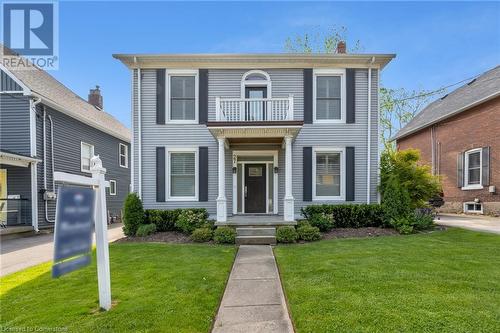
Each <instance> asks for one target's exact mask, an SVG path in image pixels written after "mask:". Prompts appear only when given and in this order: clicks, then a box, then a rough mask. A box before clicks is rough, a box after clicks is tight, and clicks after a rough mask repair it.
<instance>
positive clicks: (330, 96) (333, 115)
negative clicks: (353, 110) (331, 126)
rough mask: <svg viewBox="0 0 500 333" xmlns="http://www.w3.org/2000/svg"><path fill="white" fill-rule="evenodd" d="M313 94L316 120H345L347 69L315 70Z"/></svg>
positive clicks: (318, 121) (319, 121) (320, 121)
mask: <svg viewBox="0 0 500 333" xmlns="http://www.w3.org/2000/svg"><path fill="white" fill-rule="evenodd" d="M313 95H314V96H313V98H314V104H313V105H314V106H313V113H314V122H317V123H322V122H323V123H328V122H331V123H334V122H344V121H345V70H343V69H341V70H340V69H335V70H334V69H317V70H315V71H314V80H313Z"/></svg>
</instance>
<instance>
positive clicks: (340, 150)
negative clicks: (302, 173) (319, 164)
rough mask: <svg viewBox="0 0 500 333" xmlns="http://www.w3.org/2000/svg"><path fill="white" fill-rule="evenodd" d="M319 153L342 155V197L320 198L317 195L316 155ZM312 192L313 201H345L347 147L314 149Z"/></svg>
mask: <svg viewBox="0 0 500 333" xmlns="http://www.w3.org/2000/svg"><path fill="white" fill-rule="evenodd" d="M317 153H340V195H338V196H318V195H316V154H317ZM312 159H313V161H312V180H313V181H312V192H313V197H312V200H313V201H327V200H334V201H345V171H346V161H345V147H313V156H312Z"/></svg>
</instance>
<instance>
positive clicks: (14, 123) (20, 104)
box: [0, 94, 30, 156]
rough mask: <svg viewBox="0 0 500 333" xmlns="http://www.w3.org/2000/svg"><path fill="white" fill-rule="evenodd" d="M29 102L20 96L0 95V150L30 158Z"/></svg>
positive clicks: (25, 97)
mask: <svg viewBox="0 0 500 333" xmlns="http://www.w3.org/2000/svg"><path fill="white" fill-rule="evenodd" d="M29 108H30V102H29V98H28V97H27V96H23V95H21V94H12V95H11V94H0V150H8V151H11V152H13V153H17V154H21V155H26V156H30V110H29Z"/></svg>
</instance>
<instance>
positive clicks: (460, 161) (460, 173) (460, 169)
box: [457, 153, 464, 187]
mask: <svg viewBox="0 0 500 333" xmlns="http://www.w3.org/2000/svg"><path fill="white" fill-rule="evenodd" d="M462 186H464V153H458V155H457V187H462Z"/></svg>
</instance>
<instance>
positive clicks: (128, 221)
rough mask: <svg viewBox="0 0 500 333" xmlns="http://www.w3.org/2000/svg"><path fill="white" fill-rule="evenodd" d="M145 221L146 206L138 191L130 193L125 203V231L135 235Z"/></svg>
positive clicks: (129, 234) (128, 234)
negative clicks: (143, 205)
mask: <svg viewBox="0 0 500 333" xmlns="http://www.w3.org/2000/svg"><path fill="white" fill-rule="evenodd" d="M143 223H144V208H143V207H142V201H141V199H139V196H138V195H137V194H136V193H129V194H128V195H127V198H125V203H124V204H123V233H124V234H125V235H127V236H135V234H136V232H137V228H139V226H140V225H141V224H143Z"/></svg>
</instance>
